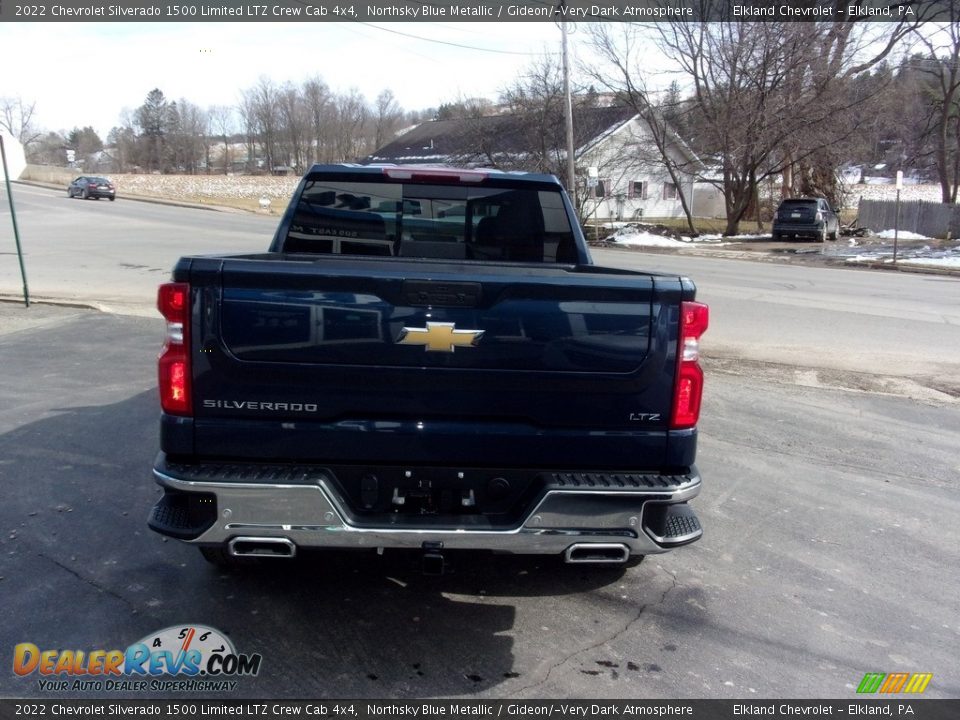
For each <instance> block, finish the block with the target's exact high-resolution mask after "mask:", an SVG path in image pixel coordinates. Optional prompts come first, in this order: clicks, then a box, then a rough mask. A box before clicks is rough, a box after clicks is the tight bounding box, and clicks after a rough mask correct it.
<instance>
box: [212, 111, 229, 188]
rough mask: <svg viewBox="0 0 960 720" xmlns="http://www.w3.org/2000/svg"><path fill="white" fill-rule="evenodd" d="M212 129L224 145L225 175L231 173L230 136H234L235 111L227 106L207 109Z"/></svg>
mask: <svg viewBox="0 0 960 720" xmlns="http://www.w3.org/2000/svg"><path fill="white" fill-rule="evenodd" d="M207 117H209V118H210V128H211V130H212V131H213V132H214V133H215V134H216V136H217V137H218V138H219V139H220V141H221V142H222V143H223V174H224V175H226V174H227V173H228V172H229V171H230V135H232V134H233V128H234V125H233V109H232V108H231V107H229V106H227V105H211V106H210V107H209V108H207Z"/></svg>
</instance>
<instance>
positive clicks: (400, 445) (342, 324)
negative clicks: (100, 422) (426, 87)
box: [149, 165, 708, 572]
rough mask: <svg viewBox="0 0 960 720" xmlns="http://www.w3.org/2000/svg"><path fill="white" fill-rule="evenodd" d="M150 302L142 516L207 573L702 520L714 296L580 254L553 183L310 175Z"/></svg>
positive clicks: (592, 550)
mask: <svg viewBox="0 0 960 720" xmlns="http://www.w3.org/2000/svg"><path fill="white" fill-rule="evenodd" d="M158 306H159V309H160V312H161V314H162V315H163V317H164V318H165V320H166V323H167V339H166V342H165V344H164V347H163V351H162V352H161V354H160V358H159V360H158V366H159V390H160V404H161V410H162V412H161V417H160V453H159V455H158V456H157V459H156V462H155V464H154V477H155V479H156V481H157V483H159V485H160V486H161V488H162V489H163V496H162V498H161V499H160V501H159V502H158V503H157V505H156V506H155V508H154V510H153V512H152V513H151V516H150V520H149V524H150V527H151V528H153V529H154V530H156V531H157V532H159V533H162V534H164V535H167V536H170V537H174V538H177V539H179V540H182V541H185V542H188V543H191V544H194V545H196V546H197V547H198V548H199V549H200V550H201V552H202V553H203V555H204V557H206V558H207V559H208V560H210V561H212V562H216V563H221V564H222V563H229V562H233V561H234V560H236V559H238V558H244V557H248V556H252V557H269V558H277V557H292V556H294V555H295V554H296V552H297V550H298V549H299V548H312V547H339V548H367V549H371V550H372V549H379V550H381V551H382V550H383V549H384V548H399V549H403V548H406V549H413V550H417V551H420V552H421V553H422V556H423V562H424V569H425V571H429V572H442V570H443V567H444V553H447V552H451V551H456V550H460V549H484V550H495V551H500V552H507V553H539V554H544V553H549V554H556V555H559V556H562V557H563V558H564V559H565V560H566V561H567V562H569V563H619V564H622V563H626V562H628V561H630V560H634V561H635V560H637V559H638V558H641V557H643V556H644V555H646V554H650V553H662V552H666V551H667V550H670V549H671V548H674V547H678V546H680V545H684V544H687V543H690V542H694V541H695V540H697V539H699V538H700V536H701V534H702V530H701V527H700V522H699V520H698V519H697V517H696V515H695V514H694V512H693V509H692V508H691V506H690V505H689V501H690V500H692V499H693V498H695V497H696V496H697V494H698V493H699V492H700V487H701V481H700V474H699V472H698V471H697V468H696V465H695V463H694V460H695V456H696V444H697V422H698V418H699V414H700V399H701V395H702V390H703V372H702V371H701V369H700V365H699V340H700V337H701V335H703V333H704V332H705V331H706V329H707V324H708V310H707V307H706V306H705V305H703V304H700V303H698V302H696V288H695V287H694V284H693V283H692V282H691V281H690V280H689V279H687V278H685V277H680V276H677V275H670V274H666V273H653V272H638V271H627V270H621V269H615V268H604V267H598V266H596V265H594V264H593V263H592V260H591V257H590V251H589V248H588V246H587V243H586V241H585V239H584V237H583V233H582V231H581V229H580V225H579V222H578V220H577V217H576V214H575V212H574V209H573V206H572V204H571V203H570V200H569V199H568V198H567V196H566V193H565V192H564V191H563V188H562V187H561V185H560V183H559V182H558V181H557V179H556V178H554V177H553V176H550V175H535V174H524V173H503V172H498V171H493V170H463V169H456V168H436V167H416V166H410V167H401V166H387V167H378V166H366V167H364V166H353V165H316V166H314V167H313V168H311V170H310V171H309V172H308V173H307V174H306V176H305V177H304V178H303V179H302V180H301V182H300V184H299V186H298V187H297V189H296V191H295V193H294V196H293V198H292V200H291V202H290V205H289V207H288V208H287V210H286V212H285V214H284V216H283V218H282V219H281V221H280V223H279V226H278V228H277V231H276V234H275V235H274V238H273V242H272V244H271V245H270V248H269V251H268V252H266V253H256V254H246V255H243V254H238V255H223V256H211V255H197V256H192V257H185V258H181V259H180V261H179V262H178V263H177V264H176V266H175V267H174V270H173V277H172V279H171V282H169V283H166V284H164V285H162V286H161V287H160V291H159V296H158ZM238 398H243V399H238ZM637 408H642V409H643V411H642V412H639V411H638V410H637ZM227 510H229V512H227Z"/></svg>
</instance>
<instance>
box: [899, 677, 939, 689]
mask: <svg viewBox="0 0 960 720" xmlns="http://www.w3.org/2000/svg"><path fill="white" fill-rule="evenodd" d="M931 680H933V673H914V674H913V675H912V676H911V677H910V682H908V683H907V686H906V687H905V688H904V689H903V691H904V692H907V693H922V692H923V691H924V690H926V689H927V685H929V684H930V681H931Z"/></svg>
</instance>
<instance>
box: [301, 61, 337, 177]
mask: <svg viewBox="0 0 960 720" xmlns="http://www.w3.org/2000/svg"><path fill="white" fill-rule="evenodd" d="M303 99H304V102H305V104H306V110H307V117H308V120H309V125H310V135H311V138H310V144H311V146H312V150H313V151H312V153H311V154H310V155H309V156H308V158H307V161H308V162H315V161H323V162H326V161H328V160H330V150H329V148H330V134H329V126H330V125H329V123H330V119H331V118H330V116H331V104H332V103H331V96H330V88H328V87H327V84H326V83H325V82H324V81H323V80H321V79H320V78H319V77H312V78H310V79H308V80H307V81H306V82H304V83H303Z"/></svg>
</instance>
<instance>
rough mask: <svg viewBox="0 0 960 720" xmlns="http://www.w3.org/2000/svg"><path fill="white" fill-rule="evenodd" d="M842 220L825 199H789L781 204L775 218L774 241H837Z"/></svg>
mask: <svg viewBox="0 0 960 720" xmlns="http://www.w3.org/2000/svg"><path fill="white" fill-rule="evenodd" d="M839 230H840V218H838V217H837V213H836V212H834V210H833V208H831V207H830V203H828V202H827V201H826V200H824V199H823V198H789V199H787V200H784V201H783V202H782V203H780V207H778V208H777V214H776V215H774V218H773V239H774V240H785V239H789V238H794V237H812V238H814V239H815V240H819V241H820V242H824V241H825V240H826V239H827V238H830V239H831V240H836V239H837V233H838V232H839Z"/></svg>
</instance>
